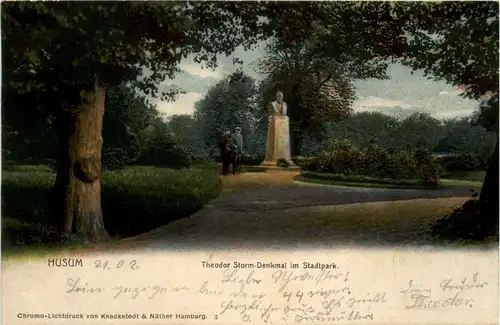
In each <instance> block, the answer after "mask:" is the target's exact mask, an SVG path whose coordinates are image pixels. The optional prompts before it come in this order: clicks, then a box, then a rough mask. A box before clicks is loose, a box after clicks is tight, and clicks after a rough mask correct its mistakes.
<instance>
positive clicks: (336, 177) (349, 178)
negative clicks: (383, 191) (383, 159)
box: [300, 171, 437, 186]
mask: <svg viewBox="0 0 500 325" xmlns="http://www.w3.org/2000/svg"><path fill="white" fill-rule="evenodd" d="M300 175H301V176H303V177H307V178H313V179H320V180H327V181H339V182H352V183H373V184H386V185H399V186H418V185H425V184H423V182H422V180H419V179H411V178H409V179H403V178H402V179H393V178H378V177H370V176H364V175H344V174H329V173H318V172H312V171H302V172H301V173H300ZM434 185H437V184H434Z"/></svg>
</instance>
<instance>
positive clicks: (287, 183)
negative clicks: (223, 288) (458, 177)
mask: <svg viewBox="0 0 500 325" xmlns="http://www.w3.org/2000/svg"><path fill="white" fill-rule="evenodd" d="M295 175H296V173H248V174H242V175H237V176H230V177H229V178H226V179H224V181H223V183H224V188H225V190H224V191H223V193H222V194H221V196H220V197H219V198H217V199H215V200H214V201H212V202H210V204H208V205H207V206H206V207H205V208H203V209H202V210H200V211H198V212H197V213H195V214H194V215H192V216H191V217H189V218H185V219H182V220H178V221H175V222H172V223H170V224H168V225H166V226H164V227H161V228H158V229H155V230H153V231H151V232H149V233H146V234H143V235H140V236H138V237H135V238H131V239H126V240H124V241H123V242H122V243H123V244H126V245H127V246H128V247H136V248H150V249H158V248H160V249H173V250H191V249H200V248H207V247H210V248H211V249H224V250H226V249H231V248H250V247H255V248H260V249H263V248H264V249H265V248H268V249H306V248H310V247H314V248H320V247H324V248H331V247H338V246H339V245H342V246H353V245H362V246H369V247H373V246H374V245H375V246H376V245H392V246H395V245H396V246H400V245H419V246H426V245H432V240H431V239H430V237H429V234H428V233H429V231H428V230H429V226H428V223H429V221H430V222H432V221H433V220H435V219H433V220H430V219H429V218H427V219H424V220H421V219H418V218H419V217H417V215H422V214H423V215H424V216H425V215H426V212H424V213H420V214H416V215H415V216H414V217H412V216H410V217H406V218H399V216H397V217H394V216H393V217H385V216H380V215H378V216H375V215H373V214H374V213H375V212H374V211H375V210H377V209H378V210H377V211H386V208H385V207H386V204H385V203H379V204H378V205H377V206H376V208H375V207H373V206H368V208H366V210H365V213H361V214H362V215H360V216H358V215H355V216H352V217H350V219H349V220H345V218H344V219H340V218H339V219H336V216H335V215H333V216H332V215H327V218H328V220H327V222H326V223H324V225H320V226H318V225H317V222H316V220H315V213H316V214H317V215H318V216H319V215H320V214H321V213H322V212H321V209H323V210H324V209H329V208H330V207H331V206H336V205H345V204H353V203H357V204H360V203H368V202H386V201H401V200H413V199H438V198H455V199H451V201H453V203H449V201H443V204H448V205H450V204H454V205H453V207H452V208H455V207H456V206H457V205H459V204H461V202H463V201H464V200H466V199H467V197H470V195H471V194H472V192H473V191H472V190H471V189H468V188H454V189H437V190H414V189H381V188H360V187H337V186H335V187H334V186H321V185H311V184H307V185H306V184H298V183H296V182H294V181H293V176H295ZM457 198H458V199H457ZM425 202H429V201H425ZM425 202H424V203H421V204H420V207H422V206H423V207H424V208H425V204H427V203H425ZM440 202H441V201H440ZM404 204H408V203H403V205H402V206H403V207H404ZM439 204H440V203H439ZM439 204H438V205H437V206H438V207H439ZM400 206H401V205H400ZM380 207H382V210H381V209H380ZM318 209H320V210H318ZM384 209H385V210H384ZM433 209H434V208H433ZM431 210H432V209H431ZM444 211H445V210H443V212H439V213H443V214H444V215H445V214H447V213H448V212H447V211H448V210H446V212H444ZM433 212H434V213H435V212H436V211H433ZM304 213H306V215H308V216H307V217H304ZM405 213H406V214H407V215H408V213H409V212H405ZM410 213H411V212H410ZM330 214H331V213H330ZM311 216H313V217H311ZM304 218H306V220H305V219H304ZM315 222H316V224H315ZM322 222H323V221H322ZM127 243H128V244H127Z"/></svg>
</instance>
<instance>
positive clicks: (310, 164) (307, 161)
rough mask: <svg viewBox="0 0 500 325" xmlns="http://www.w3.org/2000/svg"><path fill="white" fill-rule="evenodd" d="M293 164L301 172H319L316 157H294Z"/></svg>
mask: <svg viewBox="0 0 500 325" xmlns="http://www.w3.org/2000/svg"><path fill="white" fill-rule="evenodd" d="M294 162H295V164H296V165H297V166H299V167H300V168H301V169H302V170H309V171H320V170H321V166H320V165H319V164H318V159H316V157H300V158H298V157H296V159H295V161H294Z"/></svg>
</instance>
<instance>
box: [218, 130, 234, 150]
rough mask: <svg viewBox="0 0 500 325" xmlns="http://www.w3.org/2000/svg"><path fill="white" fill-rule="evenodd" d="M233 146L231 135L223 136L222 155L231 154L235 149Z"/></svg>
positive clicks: (221, 139)
mask: <svg viewBox="0 0 500 325" xmlns="http://www.w3.org/2000/svg"><path fill="white" fill-rule="evenodd" d="M232 146H233V142H232V138H231V135H223V136H222V137H221V138H220V142H219V147H220V150H221V154H226V155H227V154H231V151H232V149H233V148H232Z"/></svg>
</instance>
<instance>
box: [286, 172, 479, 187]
mask: <svg viewBox="0 0 500 325" xmlns="http://www.w3.org/2000/svg"><path fill="white" fill-rule="evenodd" d="M335 178H336V175H330V174H319V173H305V174H303V175H297V176H296V177H295V180H296V181H297V182H299V183H312V184H318V185H331V186H352V187H371V188H401V189H437V188H464V187H468V188H471V189H475V190H479V189H480V188H481V186H482V181H474V180H458V179H440V184H439V185H438V186H427V185H422V184H418V183H416V180H401V181H394V183H393V184H391V182H389V181H388V180H382V181H381V182H377V180H376V179H371V180H369V181H362V180H356V179H354V180H350V179H348V180H339V179H335ZM412 182H413V183H414V184H412Z"/></svg>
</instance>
